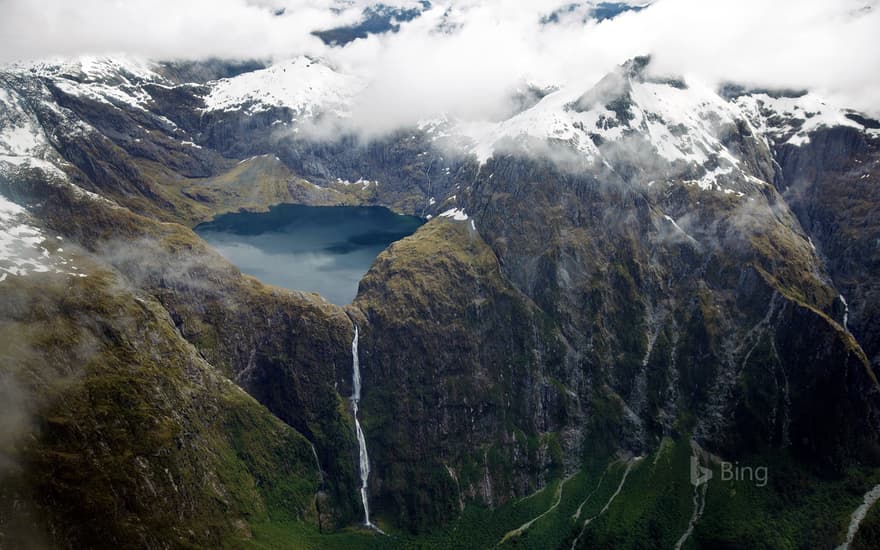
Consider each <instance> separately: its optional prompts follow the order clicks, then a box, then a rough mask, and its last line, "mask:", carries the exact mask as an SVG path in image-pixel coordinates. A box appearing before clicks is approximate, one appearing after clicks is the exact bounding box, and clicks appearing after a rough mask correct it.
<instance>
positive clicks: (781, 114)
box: [0, 57, 880, 548]
mask: <svg viewBox="0 0 880 550" xmlns="http://www.w3.org/2000/svg"><path fill="white" fill-rule="evenodd" d="M364 85H365V83H363V82H361V81H360V80H359V79H357V78H355V77H352V76H349V75H345V74H341V73H340V72H338V71H337V70H334V68H333V67H330V66H328V65H327V64H326V63H324V62H323V61H322V60H319V59H312V58H307V57H298V58H294V59H291V60H289V61H285V62H278V63H275V64H271V65H268V66H267V65H265V64H262V63H259V62H253V63H225V62H221V61H211V62H206V63H204V64H195V63H176V62H169V63H153V62H147V61H143V60H138V59H131V58H82V59H76V60H70V59H65V60H52V61H44V62H39V63H30V64H18V65H11V66H7V67H5V68H4V69H3V70H2V72H0V196H2V197H3V202H2V203H0V228H2V233H0V235H2V237H0V251H2V255H0V293H2V295H3V303H4V304H5V307H4V308H3V313H2V315H3V322H2V325H0V326H2V329H0V330H2V331H3V333H4V338H3V339H2V342H3V344H2V346H3V348H2V351H0V355H2V356H3V357H4V358H9V359H8V360H6V359H4V366H3V378H2V380H3V385H2V390H3V393H4V395H8V396H15V398H14V399H13V398H12V397H10V399H9V400H7V402H8V403H11V405H9V412H8V413H7V414H4V417H5V418H10V419H13V420H14V421H15V423H14V427H15V430H14V431H13V430H5V431H8V432H9V433H10V434H12V435H13V437H10V438H5V439H4V440H3V447H2V449H3V450H2V453H3V454H2V455H0V456H2V458H3V460H2V462H0V464H3V468H2V469H0V475H3V476H4V479H5V480H11V479H14V480H16V481H15V483H11V484H10V483H4V484H3V487H4V489H3V491H2V492H0V533H2V537H3V538H0V541H6V540H11V541H13V543H12V545H13V546H15V545H17V543H18V541H38V542H37V543H43V544H46V545H49V546H58V547H75V546H82V545H86V546H110V545H118V544H126V543H129V542H131V541H134V544H137V545H142V546H147V547H157V548H158V547H167V546H183V545H186V544H189V545H194V546H212V545H217V544H219V542H218V541H223V543H224V544H229V545H231V546H239V545H244V546H246V545H254V546H258V547H273V546H274V547H285V545H286V544H288V543H291V541H293V540H296V541H301V545H302V546H304V547H309V546H310V545H311V546H314V547H326V546H332V545H338V546H341V547H352V546H370V545H378V546H395V545H397V546H401V547H406V546H407V545H423V546H429V547H431V546H436V547H450V546H456V547H476V548H484V547H488V546H493V545H495V544H497V543H502V542H503V545H509V544H521V545H525V546H531V547H562V546H565V547H595V546H607V547H644V546H646V545H647V546H652V545H653V546H656V545H663V546H676V544H678V545H679V546H681V545H684V544H687V545H691V546H692V547H722V546H723V547H807V546H812V547H815V546H823V547H824V546H834V545H837V544H839V543H841V542H843V541H844V540H845V539H846V536H847V528H848V527H849V522H850V514H852V513H853V512H854V511H855V510H856V509H857V508H858V507H859V505H860V504H861V503H862V502H863V499H864V498H866V497H865V494H866V493H868V492H869V490H870V489H871V488H872V487H874V486H876V485H878V484H880V469H878V466H880V442H878V436H880V431H878V428H880V386H878V382H877V369H878V367H880V327H878V322H880V315H878V314H877V313H878V311H877V308H878V301H877V298H878V296H880V294H878V292H880V289H878V287H877V283H875V282H874V281H876V280H880V278H878V276H877V274H878V267H880V262H878V248H877V246H876V243H877V242H880V226H878V225H877V222H876V220H877V219H880V218H878V217H877V208H878V204H880V201H878V199H880V197H878V195H877V191H876V183H877V178H878V175H880V174H878V172H880V170H878V166H880V154H878V150H880V149H878V147H880V123H878V122H877V121H875V120H873V119H871V118H870V117H869V116H867V115H865V114H863V113H858V112H854V111H851V110H847V109H844V108H839V107H835V106H834V105H831V104H828V103H826V102H825V101H823V100H822V99H821V98H819V97H817V96H816V95H815V94H813V93H808V92H802V91H774V90H749V89H746V88H744V87H740V86H736V85H734V84H730V85H727V86H725V87H724V88H723V89H721V90H716V89H713V88H712V87H708V86H705V85H703V84H701V83H699V82H695V81H694V82H692V81H688V80H685V79H682V78H679V77H676V76H674V75H673V76H663V75H657V74H654V73H653V72H652V67H651V62H650V58H647V57H644V58H635V59H633V60H631V61H629V62H628V63H626V64H624V65H623V66H621V67H619V68H618V69H616V70H615V71H613V72H612V73H610V74H608V75H607V76H606V77H605V78H603V79H601V80H600V81H599V82H597V83H595V84H593V85H590V86H587V87H577V86H571V85H569V86H566V87H559V86H554V85H546V86H545V85H536V84H531V85H529V84H524V86H523V88H522V90H521V91H520V92H519V93H520V96H521V99H522V100H521V101H514V102H512V104H516V105H518V107H517V109H516V110H515V112H513V113H510V114H509V116H507V117H506V118H503V120H493V121H483V122H473V121H459V120H455V119H452V118H449V117H446V116H438V117H437V118H435V119H431V120H423V121H421V122H420V123H419V124H418V125H417V126H416V127H413V128H405V129H401V130H400V131H398V132H395V133H393V134H391V135H388V136H385V137H381V138H376V139H373V140H370V141H366V142H365V141H364V140H361V139H360V138H359V137H358V136H357V135H353V134H347V133H345V132H340V131H337V130H336V129H337V128H344V126H339V125H338V121H339V120H340V119H342V120H343V121H344V119H345V117H346V116H348V114H349V111H350V109H351V105H352V103H351V102H352V101H353V98H354V97H355V96H356V94H357V93H358V92H359V91H360V90H361V89H362V87H363V86H364ZM323 128H331V129H333V130H332V132H331V133H330V134H329V137H328V135H327V134H326V133H321V130H322V129H323ZM353 182H354V183H356V184H357V185H354V184H353ZM285 202H287V203H300V204H311V205H340V204H347V205H384V206H388V207H390V208H392V209H394V210H397V211H400V212H404V213H408V214H414V215H418V216H421V217H424V218H430V221H429V222H428V223H427V224H425V225H424V226H423V227H422V228H421V229H420V230H418V231H417V232H416V233H415V234H414V235H412V236H411V237H408V238H405V239H403V240H401V241H399V242H397V243H395V244H393V245H392V246H391V247H389V248H388V249H387V250H385V251H384V252H383V253H382V254H380V255H379V257H378V258H377V259H376V261H375V263H374V264H373V266H372V268H371V269H370V271H369V272H368V273H367V275H366V276H365V277H364V278H363V280H362V281H361V282H360V288H359V292H358V296H357V298H356V299H355V300H354V302H353V303H352V304H351V305H349V306H346V307H344V308H343V307H338V306H335V305H332V304H329V303H328V302H326V301H325V300H324V299H322V298H321V297H320V296H317V295H314V294H308V293H301V292H295V291H288V290H284V289H279V288H275V287H270V286H267V285H264V284H262V283H260V282H259V281H257V280H255V279H253V278H251V277H248V276H244V275H242V274H241V273H240V272H239V271H238V270H237V269H236V268H235V267H233V266H231V265H229V264H228V263H227V262H226V261H225V260H223V259H222V258H221V257H219V256H218V255H217V254H216V253H214V252H213V251H212V250H211V249H210V248H209V247H208V246H207V245H206V244H205V243H204V242H203V241H201V239H199V238H198V237H197V236H196V235H195V234H194V233H193V232H192V231H191V230H190V229H189V228H190V227H192V226H194V225H195V224H197V223H199V222H201V221H206V220H209V219H211V218H213V217H214V216H216V215H218V214H220V213H224V212H233V211H237V210H238V209H242V208H243V209H247V210H253V211H261V210H265V209H267V208H268V207H269V206H271V205H274V204H278V203H285ZM356 328H357V331H358V335H359V347H358V349H359V352H358V359H359V366H360V376H361V378H362V386H361V399H360V402H359V407H358V419H359V423H360V424H361V426H362V428H363V434H364V441H365V445H366V448H367V449H369V463H370V477H369V482H368V486H367V493H368V498H369V502H370V508H371V513H372V518H373V519H374V522H375V523H377V525H378V526H379V527H380V528H381V529H382V530H383V531H385V532H386V533H389V534H390V535H391V536H390V537H383V536H382V535H380V534H377V533H374V532H369V531H365V532H351V531H346V528H347V527H349V526H354V525H357V524H358V523H359V521H360V520H361V519H362V517H363V516H362V514H363V510H362V505H361V497H360V494H359V487H360V482H361V480H360V475H359V470H358V467H359V466H358V460H359V459H358V456H359V455H358V453H359V448H358V441H357V436H356V429H355V419H354V416H353V410H352V408H351V406H350V401H349V399H348V397H349V396H350V395H352V394H353V393H354V392H353V387H352V386H353V380H352V376H353V374H352V372H353V371H352V363H353V358H352V340H353V338H354V333H355V330H356ZM242 390H244V391H242ZM245 392H246V393H245ZM22 411H23V412H22ZM11 423H12V421H10V425H12V424H11ZM312 450H314V454H312ZM692 458H693V460H696V461H697V462H698V463H699V464H701V465H702V466H703V467H708V468H709V469H710V470H712V471H713V472H714V474H715V475H714V478H713V479H712V480H710V481H709V482H708V484H706V485H701V486H697V487H693V486H692V485H691V483H690V480H689V477H688V474H689V462H690V460H691V459H692ZM723 464H728V465H729V464H737V465H742V466H748V467H750V468H751V470H749V471H751V472H755V471H756V468H759V467H761V466H765V467H767V468H768V469H769V482H768V483H767V484H766V485H764V486H760V487H759V486H756V485H755V484H743V483H737V481H741V480H733V481H732V480H729V479H725V478H724V476H723V470H722V469H723V468H724V466H723ZM152 502H162V503H163V505H162V506H161V507H157V506H153V505H151V504H150V503H152ZM168 504H170V506H169V505H168ZM22 510H26V513H24V512H22ZM866 510H867V508H866ZM85 518H90V519H92V521H86V520H85ZM533 519H534V520H535V521H534V522H532V521H531V520H533ZM878 522H880V516H878V515H877V512H876V511H870V512H867V517H866V518H865V519H864V521H863V522H862V528H861V530H859V532H858V534H857V535H855V536H854V543H853V544H854V545H858V544H862V545H864V546H865V547H870V546H871V545H874V544H876V543H877V541H878V539H877V535H876V533H877V532H878V530H877V525H880V523H878ZM22 544H25V543H22ZM260 545H262V546H260Z"/></svg>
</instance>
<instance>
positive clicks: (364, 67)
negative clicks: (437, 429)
mask: <svg viewBox="0 0 880 550" xmlns="http://www.w3.org/2000/svg"><path fill="white" fill-rule="evenodd" d="M369 3H370V2H368V1H367V0H348V1H334V0H259V1H258V0H174V1H171V0H127V1H121V0H77V1H76V2H70V1H68V0H42V1H38V2H34V1H33V0H0V15H2V19H0V61H10V60H13V59H21V58H36V57H44V56H50V55H65V56H71V55H78V54H101V53H128V54H135V55H140V56H145V57H150V58H154V59H171V58H186V59H197V58H204V57H223V58H254V57H257V58H284V57H291V56H294V55H298V54H307V55H313V56H319V57H322V58H324V59H326V60H328V61H329V62H330V63H331V64H333V65H334V66H335V67H337V68H338V69H339V70H341V71H344V72H348V73H353V74H357V75H359V76H361V77H363V78H364V79H365V80H366V81H367V82H369V83H370V84H369V86H368V87H367V88H366V90H365V92H364V93H363V94H361V95H360V96H359V98H358V100H357V104H356V107H355V109H354V112H353V117H354V121H355V122H356V123H357V124H358V125H359V126H360V127H366V128H374V129H376V130H377V131H382V130H387V129H390V128H394V127H396V126H399V125H401V124H409V123H413V122H415V121H417V120H419V119H421V118H427V117H431V116H435V115H436V114H438V113H440V112H445V113H448V114H450V115H453V116H457V117H461V118H465V119H480V118H490V117H493V116H497V115H499V114H501V113H503V112H505V111H506V109H507V107H508V105H507V102H508V101H509V98H510V95H511V93H512V92H513V91H514V90H516V89H517V88H521V87H522V85H523V84H524V83H525V82H535V83H537V84H540V85H577V86H583V87H584V89H586V88H588V87H589V86H590V85H591V84H592V83H593V82H595V81H596V80H598V79H599V78H600V77H601V76H602V75H603V74H605V73H606V72H607V71H608V70H610V69H611V68H612V67H613V66H614V65H617V64H620V63H622V62H623V61H625V60H627V59H629V58H631V57H633V56H635V55H643V54H652V55H653V57H654V64H653V67H654V70H655V71H658V72H662V73H668V74H675V75H684V76H685V77H690V78H698V79H700V80H703V81H707V82H710V83H717V82H720V81H725V80H729V81H737V82H740V83H744V84H747V85H753V86H763V87H786V88H807V89H811V90H814V91H816V92H818V93H820V94H823V95H825V96H827V97H829V98H831V99H833V100H834V101H836V102H839V103H840V104H842V105H845V106H849V107H853V108H856V109H859V110H863V111H866V112H868V113H871V114H873V115H878V114H880V99H878V98H880V48H878V47H876V36H877V35H878V34H880V5H878V4H880V2H878V0H657V1H656V2H655V3H654V4H653V5H652V6H650V7H649V8H648V9H645V10H642V11H640V12H637V13H636V12H630V13H626V14H624V15H621V16H619V17H617V18H614V19H612V20H607V21H603V22H601V23H597V22H595V21H593V22H590V23H588V24H586V25H585V24H584V23H583V22H582V21H581V18H580V17H577V16H570V17H562V18H561V21H560V22H559V23H557V24H553V25H542V24H541V23H540V20H541V17H542V16H544V15H547V14H548V13H550V12H552V11H554V10H555V9H557V8H560V7H562V6H565V5H568V4H569V3H570V0H533V1H530V2H523V1H521V0H486V1H476V0H447V1H436V2H434V4H433V7H432V8H431V9H430V10H428V11H427V12H426V13H425V14H423V16H422V17H419V18H416V19H415V20H413V21H411V22H408V23H403V24H402V25H401V30H400V32H399V33H396V34H386V35H376V36H371V37H369V38H367V39H363V40H357V41H355V42H352V43H350V44H349V45H347V46H346V47H344V48H329V47H327V46H325V45H324V44H323V43H321V41H320V40H318V39H317V38H316V37H314V36H312V35H311V34H310V33H311V31H313V30H321V29H327V28H331V27H334V26H338V25H342V24H347V23H351V22H354V21H357V19H358V17H359V14H360V11H361V9H362V8H363V7H364V6H365V5H369ZM385 3H386V4H395V5H414V4H415V3H416V2H415V1H400V0H398V1H392V2H385ZM280 8H285V11H284V14H283V15H280V16H278V15H275V13H276V11H277V10H279V9H280ZM450 29H452V30H450Z"/></svg>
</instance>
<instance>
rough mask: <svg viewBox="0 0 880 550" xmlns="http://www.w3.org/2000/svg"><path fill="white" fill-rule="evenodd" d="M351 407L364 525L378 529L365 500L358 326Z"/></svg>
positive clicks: (353, 350) (366, 464)
mask: <svg viewBox="0 0 880 550" xmlns="http://www.w3.org/2000/svg"><path fill="white" fill-rule="evenodd" d="M351 365H352V375H351V409H352V412H353V413H354V427H355V432H356V433H357V443H358V455H359V460H358V466H359V468H360V473H361V502H362V503H363V505H364V525H366V526H367V527H369V528H370V529H375V530H377V531H379V528H378V527H376V526H375V525H373V523H372V522H371V521H370V503H369V501H368V500H367V480H368V479H369V478H370V458H369V456H368V455H367V440H366V439H365V438H364V431H363V430H362V429H361V423H360V421H359V420H358V403H359V402H360V400H361V367H360V364H359V363H358V328H357V325H355V327H354V339H353V340H352V341H351Z"/></svg>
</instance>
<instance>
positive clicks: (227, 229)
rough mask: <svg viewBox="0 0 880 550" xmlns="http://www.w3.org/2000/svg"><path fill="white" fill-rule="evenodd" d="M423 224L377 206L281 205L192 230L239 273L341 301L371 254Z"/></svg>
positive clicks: (223, 218) (221, 218)
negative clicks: (236, 268) (267, 210)
mask: <svg viewBox="0 0 880 550" xmlns="http://www.w3.org/2000/svg"><path fill="white" fill-rule="evenodd" d="M423 223H424V221H423V220H421V219H419V218H416V217H413V216H401V215H399V214H395V213H394V212H392V211H390V210H388V209H386V208H381V207H373V206H370V207H361V206H299V205H291V204H282V205H279V206H274V207H272V208H271V209H270V210H269V212H264V213H253V212H238V213H234V214H223V215H222V216H218V217H217V218H215V219H214V220H213V221H210V222H207V223H203V224H200V225H198V226H197V227H196V228H195V231H196V233H198V234H199V235H200V236H201V237H202V238H203V239H205V240H206V241H208V243H210V244H211V246H213V247H214V248H215V249H217V251H218V252H219V253H220V254H222V255H223V256H224V257H225V258H226V259H228V260H229V261H230V262H232V263H233V264H235V265H236V266H237V267H238V268H239V269H241V270H242V271H243V272H244V273H247V274H249V275H253V276H254V277H257V278H258V279H260V280H261V281H263V282H266V283H269V284H273V285H276V286H281V287H284V288H289V289H293V290H303V291H309V292H318V293H319V294H321V295H323V296H324V297H325V298H327V299H328V300H330V301H331V302H333V303H335V304H339V305H345V304H348V303H350V302H351V301H352V300H353V299H354V297H355V294H357V288H358V282H359V281H360V280H361V278H362V277H363V276H364V274H365V273H366V272H367V270H368V269H369V268H370V266H371V265H372V264H373V260H375V259H376V256H377V255H378V254H379V253H380V252H382V251H383V250H384V249H385V248H387V247H388V245H390V244H391V243H393V242H394V241H397V240H400V239H402V238H404V237H406V236H408V235H411V234H413V233H414V232H415V231H416V229H418V228H419V226H421V225H422V224H423Z"/></svg>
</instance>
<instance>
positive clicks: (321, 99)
mask: <svg viewBox="0 0 880 550" xmlns="http://www.w3.org/2000/svg"><path fill="white" fill-rule="evenodd" d="M208 86H209V87H210V92H209V93H208V95H207V96H205V110H206V111H232V110H239V109H244V110H245V111H246V112H247V113H248V114H254V113H258V112H261V111H267V110H269V109H272V108H277V107H281V108H287V109H290V110H291V111H293V112H294V113H296V114H297V116H314V115H316V114H318V113H320V112H322V111H328V110H329V111H335V112H336V113H337V114H340V115H341V114H344V113H346V112H347V111H348V105H349V104H350V102H351V99H352V98H353V97H354V95H355V94H356V93H357V92H359V91H360V90H361V89H363V84H362V83H361V81H360V80H359V79H357V78H355V77H352V76H347V75H344V74H341V73H338V72H336V71H334V70H333V69H331V68H330V67H328V66H326V65H324V64H322V63H321V62H319V61H316V60H313V59H311V58H308V57H297V58H295V59H291V60H288V61H284V62H280V63H276V64H274V65H272V66H270V67H268V68H266V69H262V70H258V71H253V72H248V73H243V74H241V75H238V76H236V77H233V78H224V79H221V80H216V81H213V82H209V83H208Z"/></svg>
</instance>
